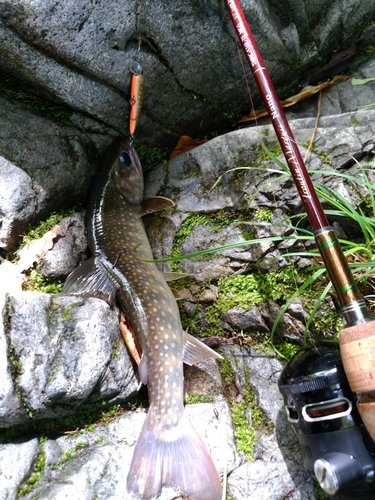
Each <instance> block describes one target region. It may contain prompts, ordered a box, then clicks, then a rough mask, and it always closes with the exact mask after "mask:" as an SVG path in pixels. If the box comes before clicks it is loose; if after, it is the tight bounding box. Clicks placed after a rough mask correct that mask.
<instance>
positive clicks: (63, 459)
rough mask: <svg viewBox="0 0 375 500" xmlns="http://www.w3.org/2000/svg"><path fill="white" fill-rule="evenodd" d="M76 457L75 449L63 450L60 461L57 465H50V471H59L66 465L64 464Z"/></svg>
mask: <svg viewBox="0 0 375 500" xmlns="http://www.w3.org/2000/svg"><path fill="white" fill-rule="evenodd" d="M76 456H77V449H76V448H69V449H67V450H65V451H64V453H63V455H62V457H61V458H60V460H59V461H58V462H57V463H55V464H54V465H52V467H51V469H59V468H60V467H62V466H63V465H64V464H66V462H69V460H72V459H73V458H75V457H76Z"/></svg>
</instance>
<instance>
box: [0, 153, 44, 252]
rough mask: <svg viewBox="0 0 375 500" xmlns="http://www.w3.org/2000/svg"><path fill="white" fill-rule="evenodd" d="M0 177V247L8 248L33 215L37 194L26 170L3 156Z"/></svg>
mask: <svg viewBox="0 0 375 500" xmlns="http://www.w3.org/2000/svg"><path fill="white" fill-rule="evenodd" d="M0 177H1V190H0V247H1V248H4V250H9V249H10V248H11V247H12V246H14V245H15V244H16V243H17V241H18V238H19V235H20V234H21V233H22V232H24V231H25V230H26V226H27V222H28V221H29V220H31V219H33V218H34V217H35V210H36V208H37V195H36V193H35V192H34V190H33V182H32V179H31V178H30V177H29V176H28V175H27V174H26V172H24V171H23V170H21V169H20V168H18V167H17V166H16V165H13V163H11V162H10V161H8V160H6V159H5V158H3V157H0ZM20 186H22V189H20V188H19V187H20Z"/></svg>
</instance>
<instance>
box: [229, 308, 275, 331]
mask: <svg viewBox="0 0 375 500" xmlns="http://www.w3.org/2000/svg"><path fill="white" fill-rule="evenodd" d="M223 321H225V322H226V323H228V324H229V325H230V326H231V327H232V328H233V329H235V330H239V331H244V332H250V333H251V332H253V333H268V332H269V331H270V330H269V328H268V326H267V324H266V323H265V321H264V319H263V317H262V315H261V313H260V310H259V308H258V307H251V308H250V309H249V310H247V311H245V310H244V309H242V307H238V308H237V307H235V308H233V309H229V311H227V312H226V313H225V314H224V315H223Z"/></svg>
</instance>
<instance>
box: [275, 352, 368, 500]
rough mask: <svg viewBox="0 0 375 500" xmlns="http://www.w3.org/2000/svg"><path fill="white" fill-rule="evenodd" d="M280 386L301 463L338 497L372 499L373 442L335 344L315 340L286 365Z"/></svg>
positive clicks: (327, 491)
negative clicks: (300, 452)
mask: <svg viewBox="0 0 375 500" xmlns="http://www.w3.org/2000/svg"><path fill="white" fill-rule="evenodd" d="M279 389H280V392H281V394H282V395H283V398H284V404H285V408H286V412H287V417H288V420H289V422H291V424H292V425H293V428H294V430H295V432H296V434H297V437H298V441H299V443H300V446H301V450H302V455H303V461H304V465H305V467H306V468H307V469H308V470H309V472H311V473H312V474H313V475H314V476H315V478H316V480H317V481H318V483H319V484H320V486H321V487H322V489H323V490H324V491H325V492H326V493H328V494H330V495H336V494H339V495H340V498H342V499H345V498H348V499H349V498H357V497H359V498H361V499H375V456H374V453H375V444H374V442H373V441H372V439H371V438H370V436H369V434H368V433H367V431H366V429H365V427H364V425H363V423H362V420H361V418H360V416H359V413H358V411H357V408H356V405H355V402H354V400H353V395H352V392H351V390H350V387H349V383H348V381H347V378H346V376H345V372H344V368H343V365H342V361H341V357H340V351H339V347H338V345H336V344H333V343H327V342H320V343H317V344H316V345H315V346H314V347H310V348H304V349H302V350H301V351H299V352H298V353H297V354H296V355H295V356H294V357H293V358H292V359H291V360H290V361H289V363H288V364H287V365H286V366H285V368H284V370H283V371H282V373H281V375H280V378H279Z"/></svg>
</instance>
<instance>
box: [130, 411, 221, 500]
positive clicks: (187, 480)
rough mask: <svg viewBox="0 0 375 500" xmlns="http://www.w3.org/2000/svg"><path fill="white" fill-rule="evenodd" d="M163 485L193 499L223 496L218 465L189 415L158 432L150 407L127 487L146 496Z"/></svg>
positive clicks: (153, 496) (137, 493)
mask: <svg viewBox="0 0 375 500" xmlns="http://www.w3.org/2000/svg"><path fill="white" fill-rule="evenodd" d="M163 486H169V487H172V488H175V489H178V490H180V491H181V492H182V493H184V494H185V495H187V496H189V497H190V498H192V499H194V500H221V484H220V478H219V475H218V473H217V470H216V467H215V465H214V463H213V461H212V458H211V456H210V454H209V452H208V451H207V448H206V447H205V445H204V443H203V441H202V440H201V438H200V437H199V436H198V434H197V432H196V431H195V430H194V428H193V426H192V425H191V423H190V421H189V419H188V418H187V417H186V416H185V415H183V417H182V418H181V420H180V421H179V423H178V424H177V426H176V427H174V428H173V429H170V430H168V431H165V430H164V431H163V432H161V431H159V432H155V430H154V429H152V428H151V426H150V411H149V413H148V415H147V418H146V421H145V423H144V425H143V428H142V431H141V434H140V436H139V438H138V442H137V444H136V446H135V450H134V455H133V461H132V463H131V466H130V471H129V474H128V478H127V488H128V492H129V493H132V494H133V495H134V496H135V497H136V498H141V499H142V500H146V499H151V498H155V497H156V496H157V495H158V493H159V492H160V490H161V489H162V487H163Z"/></svg>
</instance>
